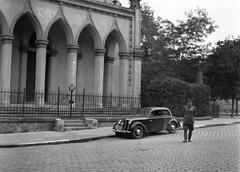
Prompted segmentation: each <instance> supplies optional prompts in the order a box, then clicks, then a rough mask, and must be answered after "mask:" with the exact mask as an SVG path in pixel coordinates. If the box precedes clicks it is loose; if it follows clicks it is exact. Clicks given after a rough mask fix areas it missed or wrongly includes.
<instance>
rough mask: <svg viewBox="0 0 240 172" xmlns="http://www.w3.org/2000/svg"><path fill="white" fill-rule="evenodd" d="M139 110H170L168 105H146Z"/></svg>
mask: <svg viewBox="0 0 240 172" xmlns="http://www.w3.org/2000/svg"><path fill="white" fill-rule="evenodd" d="M139 110H169V109H168V108H166V107H144V108H140V109H139Z"/></svg>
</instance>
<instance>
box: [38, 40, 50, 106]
mask: <svg viewBox="0 0 240 172" xmlns="http://www.w3.org/2000/svg"><path fill="white" fill-rule="evenodd" d="M35 43H36V78H35V90H36V93H38V94H36V99H35V101H37V104H38V105H39V106H41V105H44V89H45V72H46V52H47V45H48V40H36V41H35Z"/></svg>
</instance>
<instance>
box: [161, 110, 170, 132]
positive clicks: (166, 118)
mask: <svg viewBox="0 0 240 172" xmlns="http://www.w3.org/2000/svg"><path fill="white" fill-rule="evenodd" d="M162 116H163V119H164V124H163V127H164V129H167V126H168V123H169V121H170V120H171V119H172V116H171V115H170V112H169V111H168V110H162Z"/></svg>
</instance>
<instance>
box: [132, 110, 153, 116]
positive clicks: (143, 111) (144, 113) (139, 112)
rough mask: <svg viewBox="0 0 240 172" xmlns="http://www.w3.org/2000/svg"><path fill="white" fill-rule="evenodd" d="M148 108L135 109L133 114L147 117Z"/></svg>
mask: <svg viewBox="0 0 240 172" xmlns="http://www.w3.org/2000/svg"><path fill="white" fill-rule="evenodd" d="M149 112H150V110H146V109H139V110H137V111H136V113H135V115H134V116H136V117H137V116H142V117H147V116H148V115H149Z"/></svg>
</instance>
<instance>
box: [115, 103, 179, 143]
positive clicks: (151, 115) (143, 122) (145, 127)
mask: <svg viewBox="0 0 240 172" xmlns="http://www.w3.org/2000/svg"><path fill="white" fill-rule="evenodd" d="M179 127H180V123H179V121H178V120H177V119H176V118H174V117H173V116H172V113H171V111H170V110H169V109H168V108H165V107H147V108H141V109H138V110H137V111H136V114H135V115H134V116H132V117H129V118H126V119H120V120H119V121H118V122H117V123H115V124H114V125H113V132H115V134H116V135H117V136H124V135H129V136H131V137H133V138H135V139H139V138H141V137H142V136H143V135H144V134H150V133H157V132H159V131H163V130H167V131H168V132H169V133H175V132H176V130H177V128H179Z"/></svg>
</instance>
